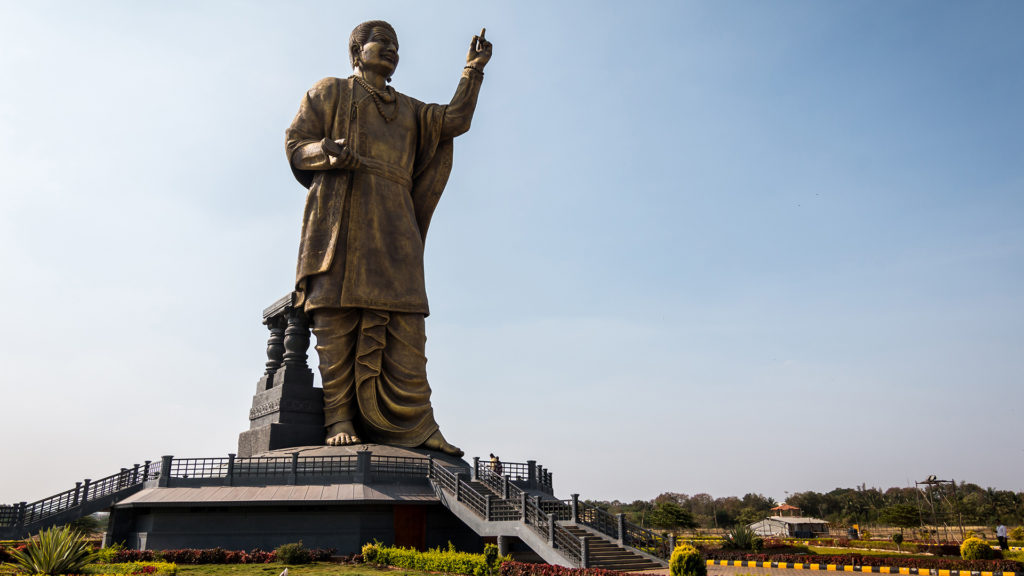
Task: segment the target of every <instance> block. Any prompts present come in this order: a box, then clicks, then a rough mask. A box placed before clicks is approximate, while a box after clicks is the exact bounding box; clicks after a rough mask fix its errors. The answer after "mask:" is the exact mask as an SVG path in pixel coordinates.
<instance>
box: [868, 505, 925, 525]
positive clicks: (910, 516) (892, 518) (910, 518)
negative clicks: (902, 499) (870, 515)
mask: <svg viewBox="0 0 1024 576" xmlns="http://www.w3.org/2000/svg"><path fill="white" fill-rule="evenodd" d="M878 519H879V520H881V521H882V522H883V523H884V524H888V525H889V526H898V527H899V528H900V529H901V531H902V529H903V528H913V527H914V526H918V525H920V524H921V511H920V510H918V508H917V506H915V505H913V504H906V503H904V504H893V505H892V506H886V507H885V508H882V510H881V512H879V514H878Z"/></svg>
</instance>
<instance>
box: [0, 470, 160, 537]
mask: <svg viewBox="0 0 1024 576" xmlns="http://www.w3.org/2000/svg"><path fill="white" fill-rule="evenodd" d="M153 464H154V463H153V462H151V461H149V460H147V461H146V463H145V464H144V465H139V464H135V465H133V466H132V467H131V468H122V469H121V471H120V472H117V473H114V474H111V475H109V476H105V477H103V478H100V479H99V480H89V479H86V480H85V481H84V482H76V483H75V487H74V488H71V489H69V490H65V491H63V492H59V493H57V494H54V495H53V496H47V497H46V498H41V499H39V500H36V501H35V502H26V503H21V504H17V505H15V506H4V507H0V527H4V528H17V527H19V526H20V527H22V528H24V527H28V526H30V525H33V524H38V523H40V522H44V521H46V520H48V519H50V518H53V517H55V516H58V515H60V514H63V513H65V512H68V511H70V510H73V509H75V508H78V507H80V506H83V505H85V504H86V503H88V502H89V501H91V500H96V499H99V498H105V497H107V496H112V495H115V494H117V493H118V492H122V491H124V490H127V489H129V488H134V487H136V486H139V485H141V484H143V483H144V482H146V481H147V480H153V479H154V478H155V477H156V475H158V474H159V470H160V468H159V465H156V466H154V465H153Z"/></svg>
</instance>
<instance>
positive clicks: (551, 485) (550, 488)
mask: <svg viewBox="0 0 1024 576" xmlns="http://www.w3.org/2000/svg"><path fill="white" fill-rule="evenodd" d="M544 473H545V474H547V478H545V484H546V485H547V493H548V494H554V493H555V480H554V474H552V473H551V471H550V470H545V471H544Z"/></svg>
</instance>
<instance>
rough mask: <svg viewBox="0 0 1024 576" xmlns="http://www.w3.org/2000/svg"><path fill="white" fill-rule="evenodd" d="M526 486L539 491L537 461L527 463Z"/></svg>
mask: <svg viewBox="0 0 1024 576" xmlns="http://www.w3.org/2000/svg"><path fill="white" fill-rule="evenodd" d="M526 485H527V486H529V487H530V488H533V489H534V490H536V489H537V461H536V460H527V461H526Z"/></svg>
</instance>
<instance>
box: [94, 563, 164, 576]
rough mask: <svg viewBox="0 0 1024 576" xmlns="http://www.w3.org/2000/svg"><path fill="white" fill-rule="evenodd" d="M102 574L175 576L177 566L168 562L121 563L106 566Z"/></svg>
mask: <svg viewBox="0 0 1024 576" xmlns="http://www.w3.org/2000/svg"><path fill="white" fill-rule="evenodd" d="M101 570H102V572H103V574H152V575H153V576H175V575H176V574H177V573H178V566H177V565H176V564H172V563H170V562H123V563H119V564H106V565H104V566H103V567H102V568H101Z"/></svg>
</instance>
